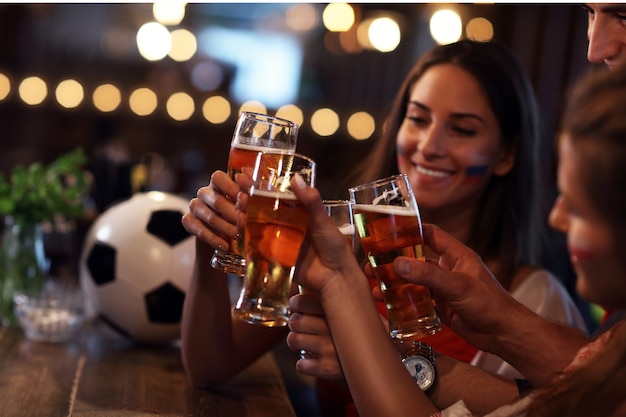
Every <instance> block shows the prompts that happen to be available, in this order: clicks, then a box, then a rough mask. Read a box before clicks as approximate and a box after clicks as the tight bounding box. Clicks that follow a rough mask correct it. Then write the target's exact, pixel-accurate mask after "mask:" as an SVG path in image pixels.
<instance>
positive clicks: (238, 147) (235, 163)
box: [211, 112, 298, 275]
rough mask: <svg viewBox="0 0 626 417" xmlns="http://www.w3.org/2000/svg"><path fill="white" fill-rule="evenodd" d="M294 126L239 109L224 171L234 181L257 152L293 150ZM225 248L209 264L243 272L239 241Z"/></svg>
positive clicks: (254, 159)
mask: <svg viewBox="0 0 626 417" xmlns="http://www.w3.org/2000/svg"><path fill="white" fill-rule="evenodd" d="M297 133H298V126H297V125H296V124H295V123H293V122H291V121H289V120H284V119H280V118H277V117H271V116H268V115H265V114H259V113H251V112H242V113H241V115H240V116H239V120H238V121H237V126H236V127H235V132H234V134H233V139H232V141H231V144H230V152H229V156H228V175H229V176H230V178H231V179H232V180H233V181H234V180H235V175H236V174H239V173H240V172H241V171H242V169H243V168H246V167H249V168H252V167H254V164H255V161H256V156H257V154H258V153H259V152H264V151H268V150H282V151H284V152H285V153H294V152H295V149H296V139H297ZM228 249H229V250H228V251H227V250H224V249H216V250H215V253H214V254H213V258H212V259H211V266H213V268H215V269H218V270H220V271H223V272H229V273H232V274H236V275H244V274H245V267H246V265H245V259H244V257H243V242H242V240H241V239H235V240H233V241H232V242H231V243H230V248H228Z"/></svg>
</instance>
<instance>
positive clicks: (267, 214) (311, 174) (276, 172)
mask: <svg viewBox="0 0 626 417" xmlns="http://www.w3.org/2000/svg"><path fill="white" fill-rule="evenodd" d="M315 167H316V164H315V162H314V161H313V160H312V159H310V158H308V157H306V156H303V155H298V154H284V153H275V152H264V153H260V154H258V155H257V160H256V164H255V165H254V171H253V174H252V186H251V187H250V192H249V198H248V202H247V206H246V213H245V239H244V242H245V263H246V274H245V279H244V282H243V287H242V289H241V293H240V295H239V299H238V300H237V303H236V305H235V309H234V315H235V317H237V318H240V319H242V320H245V321H247V322H248V323H251V324H261V325H264V326H268V327H274V326H286V325H287V321H288V320H289V294H290V289H291V284H292V281H293V277H294V274H295V265H296V260H297V259H298V255H299V253H300V247H301V246H302V243H303V242H304V237H305V235H306V232H307V227H308V223H309V213H308V211H307V210H306V208H305V207H304V205H303V204H302V203H301V202H300V201H299V200H298V199H297V198H296V196H295V195H294V194H293V192H292V191H291V179H292V178H293V176H294V175H295V174H298V175H300V176H301V177H302V179H303V180H304V182H305V183H306V184H307V185H309V186H311V187H314V186H315Z"/></svg>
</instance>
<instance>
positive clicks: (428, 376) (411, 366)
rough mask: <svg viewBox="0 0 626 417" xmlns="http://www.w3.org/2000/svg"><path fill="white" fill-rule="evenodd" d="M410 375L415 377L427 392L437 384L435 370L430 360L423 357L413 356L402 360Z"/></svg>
mask: <svg viewBox="0 0 626 417" xmlns="http://www.w3.org/2000/svg"><path fill="white" fill-rule="evenodd" d="M402 363H404V366H405V367H406V369H407V371H409V374H411V376H412V377H413V379H414V380H415V382H416V383H417V385H418V386H419V387H420V388H421V389H422V391H426V390H427V389H428V388H430V387H432V386H433V384H434V383H435V368H434V367H433V364H432V363H430V361H429V360H428V359H426V358H425V357H423V356H419V355H413V356H409V357H407V358H404V359H402Z"/></svg>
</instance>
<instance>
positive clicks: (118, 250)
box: [79, 191, 195, 344]
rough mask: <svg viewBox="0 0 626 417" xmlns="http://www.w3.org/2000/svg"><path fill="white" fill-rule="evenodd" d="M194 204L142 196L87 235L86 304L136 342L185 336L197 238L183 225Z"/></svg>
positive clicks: (83, 264)
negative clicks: (185, 308)
mask: <svg viewBox="0 0 626 417" xmlns="http://www.w3.org/2000/svg"><path fill="white" fill-rule="evenodd" d="M187 209H188V201H186V200H184V199H182V198H181V197H178V196H175V195H173V194H168V193H162V192H157V191H151V192H147V193H137V194H135V195H133V196H132V197H130V198H129V199H127V200H123V201H121V202H119V203H117V204H115V205H113V206H111V207H110V208H108V209H107V210H106V211H105V212H103V213H102V214H101V215H100V216H98V218H97V219H96V220H95V222H94V223H93V225H92V226H91V227H90V229H89V230H88V232H87V235H86V238H85V242H84V244H83V249H82V253H81V257H80V265H79V274H80V282H81V287H82V289H83V291H84V293H85V296H86V304H87V306H88V310H89V311H90V312H91V315H92V316H97V317H99V318H101V319H102V320H103V321H105V322H106V323H108V324H109V325H110V326H112V327H113V328H114V329H116V330H117V331H119V332H120V333H122V334H124V335H125V336H127V337H128V338H130V339H133V340H135V341H138V342H143V343H149V344H162V343H167V342H172V341H174V340H177V339H178V338H179V337H180V321H181V316H182V309H183V301H184V299H185V292H186V290H187V286H188V284H189V281H190V279H191V273H192V269H193V263H194V258H195V246H194V239H193V236H191V235H190V234H189V233H187V231H186V230H185V228H184V227H183V226H182V224H181V217H182V215H183V214H184V213H185V212H186V211H187Z"/></svg>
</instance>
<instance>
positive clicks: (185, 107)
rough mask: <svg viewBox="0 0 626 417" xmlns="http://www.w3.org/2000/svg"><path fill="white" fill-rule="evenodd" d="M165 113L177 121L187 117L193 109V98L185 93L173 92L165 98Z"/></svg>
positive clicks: (191, 113)
mask: <svg viewBox="0 0 626 417" xmlns="http://www.w3.org/2000/svg"><path fill="white" fill-rule="evenodd" d="M165 108H166V109H167V114H169V115H170V117H171V118H172V119H174V120H176V121H178V122H181V121H184V120H187V119H189V118H190V117H191V116H192V115H193V112H194V111H195V109H196V108H195V104H194V102H193V98H191V96H190V95H189V94H187V93H183V92H178V93H174V94H172V95H171V96H170V98H168V99H167V102H166V103H165Z"/></svg>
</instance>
